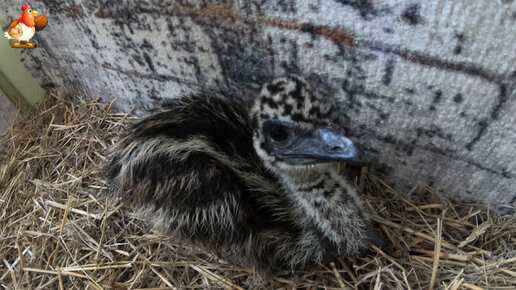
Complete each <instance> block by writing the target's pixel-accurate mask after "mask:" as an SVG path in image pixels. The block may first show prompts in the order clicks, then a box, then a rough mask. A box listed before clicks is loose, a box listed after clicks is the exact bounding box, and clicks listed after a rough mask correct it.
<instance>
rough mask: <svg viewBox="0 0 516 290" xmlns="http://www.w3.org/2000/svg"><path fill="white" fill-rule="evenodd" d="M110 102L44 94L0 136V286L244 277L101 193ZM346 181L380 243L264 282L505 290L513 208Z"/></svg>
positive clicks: (511, 267)
mask: <svg viewBox="0 0 516 290" xmlns="http://www.w3.org/2000/svg"><path fill="white" fill-rule="evenodd" d="M110 108H111V105H110V104H101V103H99V102H97V101H95V100H93V101H88V102H84V101H80V102H79V101H78V102H70V101H68V100H65V99H61V98H59V97H56V96H50V97H49V98H48V99H47V100H45V101H44V102H43V103H42V104H41V105H40V106H39V107H38V108H36V109H34V110H33V111H32V112H31V113H30V114H29V115H28V116H27V117H25V118H20V119H19V120H17V122H16V125H15V126H14V127H13V128H12V129H11V130H10V131H9V132H7V133H6V134H5V135H4V136H3V137H2V139H1V140H0V141H1V144H2V145H1V146H0V148H1V150H0V162H1V167H0V288H8V289H37V288H45V289H58V288H60V289H111V288H116V289H118V288H124V289H125V288H130V289H137V288H159V289H167V288H229V289H232V288H236V289H242V288H248V287H250V285H254V284H253V283H256V280H255V279H253V271H252V269H242V268H238V267H235V266H232V265H229V264H227V263H225V262H224V261H220V260H217V259H216V258H215V257H213V256H211V255H209V254H206V253H202V252H200V251H196V250H195V249H188V245H178V244H174V243H172V242H171V241H170V240H169V239H167V237H164V236H161V235H160V234H159V233H156V232H152V231H151V230H150V229H149V227H148V226H147V225H146V224H145V222H144V221H141V220H138V219H137V218H135V217H134V216H133V215H132V214H131V210H130V209H129V208H126V207H125V206H124V205H122V204H116V203H114V202H112V201H110V200H108V199H107V198H106V196H105V190H104V184H103V181H102V176H101V175H100V174H99V173H98V172H97V170H98V168H99V167H100V166H101V164H102V162H103V155H104V154H105V153H106V149H108V148H109V147H110V146H111V144H112V143H113V142H114V140H115V139H116V136H117V135H118V134H119V133H120V132H121V131H122V130H123V129H124V128H125V126H126V125H127V121H128V115H127V114H117V113H112V112H110ZM357 186H358V187H359V188H360V191H361V193H362V194H363V195H364V196H365V198H366V199H367V203H368V205H369V207H370V210H371V212H372V214H373V218H374V220H375V221H376V222H377V224H378V225H379V227H380V229H381V231H382V232H383V234H384V236H385V238H386V241H387V244H388V246H387V247H386V248H385V249H384V250H383V251H382V250H380V249H377V248H375V249H372V250H371V254H369V255H368V256H366V257H364V258H361V259H354V258H340V259H337V260H335V261H334V262H333V263H330V264H327V265H319V266H317V267H315V268H314V269H312V270H310V271H306V272H301V273H296V275H295V276H292V275H289V274H288V273H283V274H281V273H280V274H279V275H278V276H276V277H274V278H273V279H272V280H271V281H268V282H265V284H264V286H263V287H264V288H265V289H287V288H288V289H292V288H300V287H303V288H304V287H306V288H312V289H315V288H358V289H373V288H374V289H420V288H422V289H430V288H444V289H486V288H491V289H494V288H496V289H509V288H511V289H514V285H516V251H515V250H516V225H515V223H514V222H515V218H514V216H506V217H500V216H497V215H496V214H494V213H493V212H490V211H489V210H485V209H482V208H480V207H476V206H473V205H459V204H453V203H451V202H449V201H447V200H445V199H443V198H440V197H439V196H438V195H437V194H436V193H435V192H433V191H432V189H431V188H429V187H426V186H424V185H418V186H416V187H415V188H414V190H413V192H412V194H409V195H406V194H401V193H398V192H396V191H395V190H393V189H392V188H391V187H389V186H388V185H387V184H386V183H384V182H383V181H382V180H379V179H378V178H376V177H374V176H372V175H369V174H367V172H366V171H365V170H363V171H362V174H361V175H360V176H359V177H358V178H357ZM409 196H410V197H409ZM416 197H417V198H416ZM423 200H424V202H423Z"/></svg>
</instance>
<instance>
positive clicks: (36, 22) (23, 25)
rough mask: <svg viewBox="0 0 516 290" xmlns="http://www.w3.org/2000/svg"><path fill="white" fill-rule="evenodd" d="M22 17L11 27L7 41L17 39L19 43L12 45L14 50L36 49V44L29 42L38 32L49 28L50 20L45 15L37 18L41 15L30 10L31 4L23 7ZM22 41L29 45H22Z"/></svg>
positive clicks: (6, 34)
mask: <svg viewBox="0 0 516 290" xmlns="http://www.w3.org/2000/svg"><path fill="white" fill-rule="evenodd" d="M22 11H23V13H22V16H21V17H20V19H18V20H16V21H14V22H13V23H11V25H10V26H9V30H8V31H7V32H6V33H5V37H7V39H16V40H18V42H17V43H14V44H11V47H14V48H35V47H36V46H37V45H36V44H35V43H30V42H29V40H30V39H31V38H32V37H33V36H34V34H35V33H36V31H40V30H42V29H43V28H45V26H47V23H48V19H47V17H46V16H45V15H41V16H39V17H37V18H35V17H36V16H37V15H38V14H39V13H38V12H37V11H35V10H32V9H30V5H29V4H25V5H24V6H23V7H22ZM21 41H24V42H27V43H21Z"/></svg>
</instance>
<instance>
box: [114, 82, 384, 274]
mask: <svg viewBox="0 0 516 290" xmlns="http://www.w3.org/2000/svg"><path fill="white" fill-rule="evenodd" d="M336 120H337V108H336V106H335V104H334V102H333V99H332V98H331V97H330V96H327V95H325V94H324V93H322V92H321V91H318V90H317V89H316V88H313V87H311V86H310V85H309V83H308V82H306V81H305V80H304V79H303V78H300V77H297V76H286V77H282V78H278V79H275V80H273V81H271V82H269V83H267V84H266V85H265V86H264V87H263V89H262V91H261V93H260V95H259V96H258V98H256V101H255V102H254V105H253V106H252V107H251V108H250V109H247V108H246V107H245V106H243V105H241V104H239V103H235V102H232V101H229V100H226V99H223V98H220V97H213V96H204V95H193V96H187V97H183V98H180V99H173V100H170V101H168V102H167V103H165V104H164V105H163V106H162V108H161V109H160V110H158V111H155V112H154V113H152V114H150V115H149V116H148V117H145V118H143V119H142V120H140V121H138V122H137V123H136V124H134V125H133V126H132V128H131V129H130V130H129V131H128V132H127V133H126V134H125V136H124V137H122V139H121V140H120V141H119V142H118V144H117V145H116V146H115V147H114V150H113V152H112V153H111V154H110V156H109V157H108V162H107V164H106V166H105V172H106V175H107V180H108V190H109V192H111V193H112V194H114V195H115V196H118V197H120V198H121V199H122V200H124V201H128V202H129V203H131V204H133V205H135V206H136V207H138V208H139V209H140V211H139V213H140V214H141V215H142V217H144V218H146V219H148V220H150V221H151V222H152V223H153V224H154V226H156V227H157V228H158V229H159V230H161V231H163V232H164V233H168V234H172V235H175V236H176V237H178V238H180V239H182V240H183V241H186V242H189V243H192V244H194V245H196V246H198V247H200V248H202V249H204V250H206V251H209V252H212V253H214V254H216V255H217V256H218V257H220V258H221V259H224V260H226V261H229V262H231V263H234V264H237V265H240V266H244V267H256V270H257V271H259V272H261V273H272V272H275V271H279V270H289V271H295V270H298V269H303V268H306V267H308V266H310V265H311V264H312V263H314V262H324V261H326V260H328V259H331V258H334V257H337V256H345V255H352V256H357V255H360V254H362V253H363V252H364V250H365V249H367V248H368V246H369V245H370V244H371V243H376V242H378V240H377V237H376V234H375V232H374V230H372V228H371V222H370V219H369V216H368V213H367V210H366V209H365V207H364V205H363V202H362V201H361V199H360V198H359V197H358V195H357V193H356V190H355V189H354V188H353V186H351V185H350V184H349V183H348V182H347V181H346V179H345V178H343V177H342V176H341V175H339V174H338V171H337V166H336V164H331V163H332V162H333V163H334V162H340V161H347V162H353V161H358V160H359V158H360V150H359V149H358V148H357V147H356V146H355V145H354V144H353V142H352V141H351V140H349V139H348V138H346V137H344V136H342V135H341V133H340V131H339V130H338V129H337V127H336V126H335V124H336Z"/></svg>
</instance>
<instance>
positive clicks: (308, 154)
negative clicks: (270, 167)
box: [282, 128, 363, 164]
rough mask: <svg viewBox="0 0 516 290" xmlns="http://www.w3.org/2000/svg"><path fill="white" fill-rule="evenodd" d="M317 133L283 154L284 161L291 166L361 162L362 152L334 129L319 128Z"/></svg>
mask: <svg viewBox="0 0 516 290" xmlns="http://www.w3.org/2000/svg"><path fill="white" fill-rule="evenodd" d="M317 133H318V134H317V135H318V136H315V137H305V138H303V139H302V140H300V142H298V143H297V144H295V145H294V146H292V147H291V148H289V149H288V150H286V151H285V152H283V154H282V155H283V158H284V159H285V161H287V162H288V163H291V164H315V163H329V162H342V161H344V162H352V163H353V162H360V161H361V159H362V158H361V157H362V155H363V154H362V151H361V150H360V149H359V148H358V147H357V146H355V144H354V143H353V142H352V141H351V140H349V139H348V138H347V137H345V136H342V135H340V134H339V133H338V131H337V130H336V129H334V128H320V129H318V130H317Z"/></svg>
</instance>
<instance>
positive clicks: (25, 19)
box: [19, 4, 39, 27]
mask: <svg viewBox="0 0 516 290" xmlns="http://www.w3.org/2000/svg"><path fill="white" fill-rule="evenodd" d="M21 9H22V11H23V13H22V16H21V17H20V19H19V21H20V22H21V23H23V24H25V25H27V26H29V27H34V17H36V16H37V15H38V14H39V13H38V11H35V10H32V9H30V5H29V4H25V5H23V7H22V8H21Z"/></svg>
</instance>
